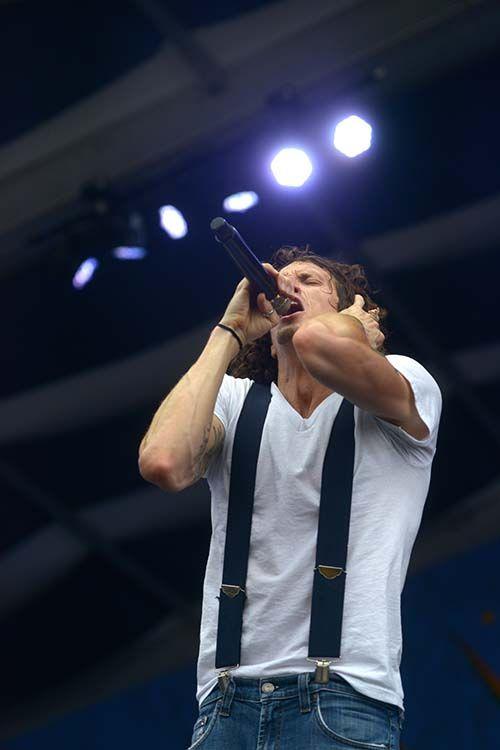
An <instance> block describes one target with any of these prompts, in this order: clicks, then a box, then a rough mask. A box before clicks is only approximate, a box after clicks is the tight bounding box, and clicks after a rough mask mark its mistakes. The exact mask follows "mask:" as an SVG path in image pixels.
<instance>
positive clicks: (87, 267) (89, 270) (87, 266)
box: [73, 258, 99, 289]
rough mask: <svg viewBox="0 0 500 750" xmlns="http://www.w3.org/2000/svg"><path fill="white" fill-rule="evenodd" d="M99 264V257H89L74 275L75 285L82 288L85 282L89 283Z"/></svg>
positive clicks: (76, 287)
mask: <svg viewBox="0 0 500 750" xmlns="http://www.w3.org/2000/svg"><path fill="white" fill-rule="evenodd" d="M98 266H99V261H98V260H97V258H87V260H84V261H83V263H82V264H81V265H80V266H79V267H78V270H77V271H76V273H75V275H74V276H73V286H74V287H75V289H82V287H84V286H85V284H88V283H89V281H90V280H91V278H92V276H93V275H94V273H95V272H96V270H97V268H98Z"/></svg>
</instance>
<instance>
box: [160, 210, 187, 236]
mask: <svg viewBox="0 0 500 750" xmlns="http://www.w3.org/2000/svg"><path fill="white" fill-rule="evenodd" d="M159 213H160V224H161V225H162V227H163V229H164V230H165V232H166V233H167V234H168V235H169V236H170V237H171V238H172V239H173V240H180V239H181V238H182V237H185V236H186V234H187V231H188V230H187V223H186V220H185V218H184V216H183V215H182V214H181V212H180V211H179V209H178V208H176V207H175V206H162V207H161V208H160V211H159Z"/></svg>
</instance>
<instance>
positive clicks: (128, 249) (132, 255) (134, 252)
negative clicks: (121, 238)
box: [112, 245, 147, 260]
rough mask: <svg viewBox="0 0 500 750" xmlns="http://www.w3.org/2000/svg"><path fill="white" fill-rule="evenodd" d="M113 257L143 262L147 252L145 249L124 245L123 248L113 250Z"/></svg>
mask: <svg viewBox="0 0 500 750" xmlns="http://www.w3.org/2000/svg"><path fill="white" fill-rule="evenodd" d="M112 255H113V257H115V258H118V260H142V258H144V257H145V256H146V255H147V251H146V250H145V249H144V248H143V247H132V246H126V245H122V246H121V247H115V248H114V250H112Z"/></svg>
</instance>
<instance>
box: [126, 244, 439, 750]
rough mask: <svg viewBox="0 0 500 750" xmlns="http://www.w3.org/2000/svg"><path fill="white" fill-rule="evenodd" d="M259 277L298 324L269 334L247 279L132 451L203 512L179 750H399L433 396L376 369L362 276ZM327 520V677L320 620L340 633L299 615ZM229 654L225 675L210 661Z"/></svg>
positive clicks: (286, 263) (378, 351) (278, 325)
mask: <svg viewBox="0 0 500 750" xmlns="http://www.w3.org/2000/svg"><path fill="white" fill-rule="evenodd" d="M264 267H265V268H266V270H267V272H268V273H270V274H271V275H272V276H273V277H274V278H275V281H276V284H277V288H278V290H279V292H280V293H281V294H283V295H285V296H287V297H289V298H290V299H291V300H293V302H294V303H295V308H296V310H297V311H296V312H293V310H292V313H291V314H289V315H287V316H284V317H282V318H280V317H279V316H278V315H277V314H276V313H275V312H274V311H273V310H272V308H271V307H270V304H269V302H268V301H267V300H266V298H265V296H264V295H263V294H258V295H257V296H256V297H255V290H253V289H252V285H251V284H250V282H248V281H247V280H246V279H243V280H242V281H241V282H240V284H239V285H238V286H237V288H236V291H235V294H234V296H233V298H232V299H231V301H230V303H229V305H228V307H227V309H226V312H225V314H224V316H223V318H222V320H221V322H220V323H219V324H218V325H217V326H216V328H214V330H213V331H212V334H211V336H210V339H209V341H208V343H207V345H206V347H205V349H204V350H203V352H202V354H201V355H200V357H199V359H198V360H197V362H196V363H195V364H194V365H193V366H192V367H191V369H190V370H189V371H188V372H187V373H186V375H185V376H184V377H183V378H182V379H181V381H180V382H179V383H178V384H177V386H176V387H175V388H174V389H173V391H172V392H171V393H170V394H169V396H168V397H167V398H166V400H165V401H164V403H163V404H162V405H161V406H160V408H159V409H158V411H157V413H156V414H155V416H154V418H153V421H152V424H151V427H150V429H149V430H148V433H147V434H146V436H145V438H144V440H143V443H142V444H141V451H140V468H141V473H142V475H143V476H144V478H146V479H148V480H149V481H153V482H154V483H156V484H158V485H159V486H160V487H163V488H164V489H166V490H168V491H174V492H176V491H179V490H182V489H183V488H185V487H187V486H189V485H190V484H193V483H194V482H195V481H197V480H198V479H199V478H200V477H202V476H203V477H205V478H206V479H207V480H208V482H209V485H210V490H211V495H212V528H213V531H212V539H211V545H210V553H209V559H208V563H207V570H206V576H205V582H204V595H203V611H202V622H201V634H200V654H199V661H198V691H197V698H198V701H199V703H200V714H199V718H198V720H197V722H196V724H195V727H194V730H193V737H192V745H191V747H192V748H195V747H196V748H197V747H198V746H201V745H203V747H204V748H206V750H212V749H215V748H248V749H249V750H250V748H252V749H253V748H261V747H262V748H264V747H265V748H273V749H274V748H276V750H277V749H278V748H287V750H295V749H296V750H299V749H300V750H307V749H308V748H318V749H319V750H321V749H322V748H323V747H324V748H333V747H335V748H344V747H345V748H346V749H347V748H349V747H350V748H356V747H358V748H365V750H366V749H369V748H381V747H382V748H391V750H393V749H397V748H399V736H400V730H401V727H402V722H403V716H404V707H403V690H402V685H401V680H400V675H399V664H400V660H401V651H402V639H401V621H400V596H401V592H402V589H403V586H404V581H405V577H406V571H407V567H408V563H409V558H410V554H411V550H412V547H413V543H414V541H415V537H416V534H417V531H418V528H419V525H420V520H421V516H422V511H423V507H424V504H425V499H426V496H427V491H428V487H429V482H430V474H431V464H432V460H433V456H434V453H435V449H436V441H437V432H438V426H439V419H440V414H441V394H440V391H439V387H438V385H437V383H436V382H435V380H434V379H433V378H432V376H431V375H430V374H429V373H428V372H427V371H426V370H425V368H424V367H422V365H420V364H419V363H418V362H416V361H415V360H413V359H410V358H409V357H405V356H401V355H385V354H384V338H385V337H384V335H383V333H382V331H381V328H380V320H381V318H383V317H384V316H385V311H381V310H379V308H377V307H376V305H375V303H374V302H373V301H372V300H371V298H370V296H369V294H368V291H367V288H368V284H367V281H366V278H365V277H364V273H363V270H362V269H361V267H360V266H358V265H347V264H343V263H336V262H334V261H332V260H330V259H328V258H323V257H321V256H318V255H316V254H314V253H312V252H311V251H310V249H309V247H306V248H296V247H284V248H281V249H280V250H278V251H277V252H276V253H275V255H274V256H273V258H272V259H271V264H264ZM365 306H366V307H367V309H366V310H365V309H364V308H365ZM239 349H240V351H238V350H239ZM229 365H231V367H230V372H231V373H232V374H227V370H228V367H229ZM257 383H260V384H267V386H266V387H267V388H269V390H270V394H269V395H270V401H269V403H268V405H267V406H266V409H267V411H266V412H265V421H264V423H263V426H262V425H261V428H260V430H261V433H260V438H261V442H260V448H259V450H258V463H257V465H256V469H255V474H254V477H253V478H254V480H255V485H252V487H254V490H253V491H252V496H253V497H252V502H253V507H252V508H251V539H250V543H249V551H248V555H247V557H246V558H245V560H244V565H247V568H246V567H245V576H244V580H242V581H241V583H240V585H239V586H229V585H228V584H230V581H228V580H225V581H224V580H223V567H224V570H225V571H227V570H228V567H226V566H229V568H230V567H231V559H230V558H231V553H230V552H228V549H230V548H231V544H230V542H231V540H232V542H234V534H236V532H235V531H233V530H231V532H230V533H229V534H228V533H227V529H228V528H229V521H228V517H229V513H230V511H229V510H228V506H229V507H231V505H230V495H231V490H230V488H231V486H232V482H233V481H235V482H236V479H235V477H236V474H237V472H238V471H239V474H238V482H239V483H240V484H239V485H238V486H239V488H240V490H239V492H240V495H239V496H238V497H236V498H235V499H232V498H231V503H233V506H232V507H233V520H235V523H236V525H237V524H238V523H240V522H241V518H240V516H241V514H242V513H243V511H242V510H241V509H239V508H238V503H240V502H241V503H242V502H243V500H242V495H241V488H243V489H245V486H246V484H245V483H249V482H250V481H251V479H252V473H253V470H251V469H250V468H249V469H248V477H245V476H244V472H245V467H243V470H241V467H239V469H238V465H237V460H239V459H237V458H235V455H236V453H237V451H233V448H234V446H235V441H240V443H241V441H243V440H244V437H245V436H244V435H243V436H242V435H241V433H238V431H237V430H238V424H239V423H240V421H241V420H242V419H243V413H244V410H243V407H244V405H245V403H246V400H247V399H248V398H249V397H250V395H251V389H252V387H254V386H255V384H257ZM261 387H262V386H261ZM252 393H253V391H252ZM352 405H354V407H352ZM346 407H350V408H351V414H352V415H353V417H354V420H353V423H352V424H353V427H352V430H351V432H353V433H354V438H355V440H353V448H352V451H351V460H352V464H351V465H350V466H349V465H347V464H346V461H345V460H344V461H341V460H340V459H339V460H338V461H337V464H339V466H340V464H342V463H343V464H346V465H344V466H343V470H344V471H347V473H348V474H349V476H350V479H351V487H352V491H351V490H349V491H348V493H347V494H346V493H344V495H342V497H341V495H340V490H339V488H338V487H337V486H335V485H334V484H331V485H330V484H329V485H328V486H325V477H327V476H330V475H329V474H327V473H325V466H326V463H327V457H328V456H330V457H333V459H332V458H330V459H329V460H330V463H331V462H332V461H333V465H334V468H335V457H336V456H341V455H344V454H342V450H344V449H345V445H343V443H347V438H348V437H349V433H348V432H345V431H344V432H343V433H339V432H337V433H336V432H335V430H334V427H335V425H337V422H338V421H340V417H338V415H339V414H340V413H347V412H345V408H346ZM245 418H246V419H247V420H248V417H245ZM346 424H348V422H346ZM344 429H345V428H344ZM336 435H337V437H335V436H336ZM340 435H342V437H341V438H340V437H339V436H340ZM252 439H254V438H252ZM354 445H355V453H354ZM328 481H330V480H328ZM233 495H234V493H233ZM320 502H321V506H320ZM323 503H324V504H325V508H327V507H329V508H330V509H333V510H334V511H335V510H336V508H337V505H338V511H339V516H338V517H339V518H340V515H341V510H340V506H341V503H345V504H346V505H345V507H344V506H343V507H344V510H345V508H347V509H348V515H347V517H348V518H350V523H349V526H348V536H347V537H346V539H345V542H346V545H347V539H348V548H347V561H346V563H345V568H344V566H343V565H342V564H340V566H339V567H336V568H335V567H332V566H330V567H331V570H335V573H334V574H333V578H334V577H335V576H337V575H339V574H345V575H343V576H340V575H339V578H338V579H337V580H338V581H340V580H343V582H344V585H345V593H344V594H342V596H343V598H342V597H341V599H338V598H337V600H336V601H337V604H338V602H339V601H340V602H341V611H340V623H341V648H340V649H339V651H340V654H337V653H334V650H335V648H334V646H333V645H332V643H329V644H328V646H325V649H326V648H329V650H328V652H327V653H328V654H329V655H330V657H331V659H330V661H329V662H327V669H326V677H325V669H324V668H323V670H321V668H320V662H319V661H318V658H319V657H318V654H316V653H311V642H312V637H311V633H312V628H313V620H314V623H315V626H317V625H318V623H319V625H320V626H321V620H322V619H323V622H324V621H325V617H326V615H327V614H328V617H327V618H326V621H327V624H328V626H329V624H330V622H331V630H332V632H333V630H334V629H335V628H334V625H335V623H334V615H333V612H334V610H333V609H332V610H328V606H329V605H327V604H326V603H325V602H326V600H325V599H322V600H321V601H322V604H321V607H322V608H323V609H321V608H320V609H319V612H317V613H316V614H313V610H312V604H311V601H312V600H313V602H314V597H315V594H314V593H313V592H314V587H315V586H316V578H314V584H313V575H314V576H315V577H316V576H317V575H318V572H317V571H318V568H319V567H321V566H318V565H316V566H315V553H316V549H317V545H319V527H320V525H321V524H320V523H319V521H318V517H319V515H320V514H319V508H320V507H321V511H322V512H323ZM240 511H241V512H240ZM349 513H350V515H349ZM333 519H334V521H333V524H334V525H333V526H332V527H331V529H329V533H330V532H331V538H332V539H333V536H334V535H335V534H336V533H337V532H338V529H336V528H335V519H336V516H335V514H334V516H333ZM233 525H234V524H233V522H231V529H232V528H233ZM247 531H248V535H250V528H248V529H247ZM323 531H325V529H324V528H323ZM228 537H229V538H230V541H229V542H228ZM341 541H342V540H341ZM233 546H234V545H233ZM232 554H233V557H234V554H237V553H235V552H234V551H233V553H232ZM334 562H336V563H337V564H338V563H339V561H334ZM232 563H233V564H234V559H232ZM325 569H328V566H326V568H325ZM313 571H314V574H313ZM320 572H321V571H320ZM326 577H327V575H325V578H326ZM221 584H222V585H221ZM224 584H226V586H225V587H224ZM334 585H335V584H334ZM231 588H233V589H235V591H231ZM332 591H333V589H332ZM236 592H237V596H236ZM225 594H227V596H224V595H225ZM337 594H338V591H337ZM232 597H235V601H236V598H237V597H239V598H240V601H242V599H241V597H244V609H243V614H242V630H241V633H240V632H238V633H235V630H237V629H238V628H237V627H236V628H235V627H233V626H231V627H229V626H228V623H229V620H228V618H233V620H231V623H232V622H236V620H234V612H233V613H232V614H231V612H232V610H231V606H232V604H231V601H230V598H232ZM228 607H229V609H228ZM224 612H226V613H227V614H224ZM337 614H338V613H337ZM335 617H337V615H335ZM224 618H226V619H224ZM328 618H330V619H328ZM238 627H239V624H238ZM324 632H325V633H326V637H328V636H329V627H327V628H326V631H324ZM236 636H237V637H236ZM235 638H236V640H237V647H238V649H239V648H240V647H241V658H239V657H238V663H237V666H236V665H235V664H233V663H231V664H227V660H226V661H224V658H223V657H222V658H221V654H222V653H225V654H227V653H229V652H228V650H227V647H228V643H229V641H232V643H233V645H235ZM308 638H309V642H308ZM240 641H241V642H240ZM237 653H238V655H239V653H240V652H239V651H238V652H237ZM322 653H323V652H322ZM311 656H312V657H314V659H311ZM314 660H315V661H316V663H317V669H316V671H313V670H314V664H312V663H311V661H314ZM217 661H218V662H219V664H218V668H216V662H217ZM222 665H224V667H226V665H227V667H228V668H227V669H222V670H221V668H220V667H221V666H222ZM230 667H231V668H230Z"/></svg>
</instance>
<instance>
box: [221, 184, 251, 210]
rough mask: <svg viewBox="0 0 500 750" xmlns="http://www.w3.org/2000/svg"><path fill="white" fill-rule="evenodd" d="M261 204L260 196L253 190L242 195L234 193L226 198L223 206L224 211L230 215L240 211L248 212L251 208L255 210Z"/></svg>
mask: <svg viewBox="0 0 500 750" xmlns="http://www.w3.org/2000/svg"><path fill="white" fill-rule="evenodd" d="M258 202H259V196H258V195H257V193H254V191H253V190H247V191H244V192H242V193H233V194H232V195H228V196H227V198H224V202H223V204H222V206H223V208H224V211H227V212H228V213H231V212H236V211H239V212H240V213H243V211H248V209H249V208H253V206H256V205H257V203H258Z"/></svg>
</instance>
